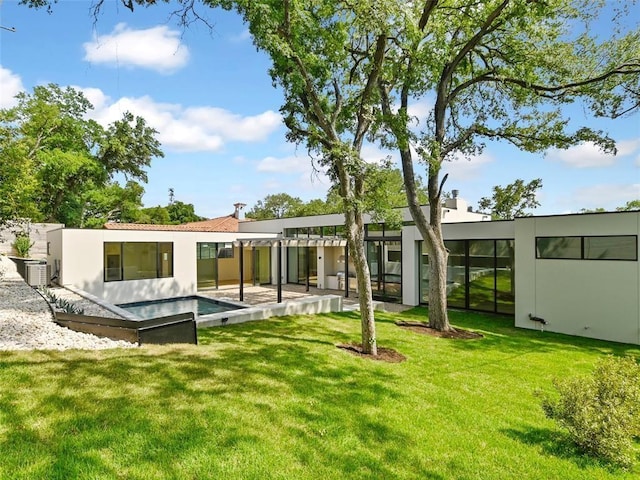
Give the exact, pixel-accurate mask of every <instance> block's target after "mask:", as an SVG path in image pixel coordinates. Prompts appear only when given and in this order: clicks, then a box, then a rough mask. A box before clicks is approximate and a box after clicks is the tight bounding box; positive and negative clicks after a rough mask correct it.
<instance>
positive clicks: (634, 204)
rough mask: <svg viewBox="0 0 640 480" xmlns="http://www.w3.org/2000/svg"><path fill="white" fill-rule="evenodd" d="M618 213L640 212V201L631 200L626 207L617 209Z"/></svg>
mask: <svg viewBox="0 0 640 480" xmlns="http://www.w3.org/2000/svg"><path fill="white" fill-rule="evenodd" d="M616 210H617V211H618V212H631V211H635V210H640V199H638V200H629V201H628V202H627V203H626V204H625V205H624V206H622V207H618V208H616Z"/></svg>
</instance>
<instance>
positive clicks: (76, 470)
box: [0, 308, 640, 479]
mask: <svg viewBox="0 0 640 480" xmlns="http://www.w3.org/2000/svg"><path fill="white" fill-rule="evenodd" d="M425 315H426V314H425V310H424V309H422V308H417V309H413V310H409V311H407V312H404V313H402V314H391V313H378V312H377V313H376V318H377V330H378V342H379V345H380V346H382V347H386V348H393V349H395V350H397V351H398V352H400V353H402V354H403V355H405V356H406V357H407V359H406V361H404V362H402V363H395V364H392V363H384V362H372V361H370V360H367V359H363V358H358V357H356V356H353V355H351V354H349V353H348V352H345V351H343V350H341V349H338V348H336V345H337V344H341V343H350V342H354V341H358V340H359V338H360V331H359V327H360V320H359V317H358V314H357V313H339V314H325V315H316V316H292V317H282V318H274V319H271V320H268V321H261V322H253V323H246V324H242V325H229V326H226V327H218V328H210V329H205V330H200V331H199V342H200V344H199V345H198V346H188V345H185V346H164V347H161V346H148V347H142V348H139V349H133V350H112V351H95V352H85V351H66V352H53V351H47V352H1V353H0V382H1V385H2V389H1V391H0V452H1V453H2V462H0V478H3V479H5V478H6V479H34V478H35V479H37V478H43V479H44V478H46V479H68V478H92V479H103V478H104V479H112V478H127V479H164V478H185V479H186V478H198V479H207V478H211V479H213V478H216V479H217V478H232V479H233V478H238V479H252V478H255V479H258V478H259V479H265V478H282V479H285V478H286V479H290V478H355V479H358V478H362V479H365V478H367V479H370V478H381V479H382V478H384V479H388V478H398V479H403V478H406V479H410V478H447V479H449V478H467V479H474V478H477V479H503V478H514V477H518V478H519V479H539V478H563V479H572V478H575V479H583V478H603V479H609V478H610V479H614V478H615V479H620V478H622V479H625V478H629V479H630V478H637V475H638V471H631V472H625V471H622V470H616V469H615V468H613V467H611V466H609V465H607V464H603V463H601V462H598V461H597V460H594V459H592V458H589V457H585V456H582V455H580V454H579V453H578V452H577V450H576V449H575V448H574V447H572V446H571V444H570V443H569V442H568V441H566V436H565V434H564V433H563V432H562V431H561V430H560V429H559V428H558V427H557V426H556V425H555V424H554V423H553V422H552V421H551V420H548V419H546V418H545V417H544V413H543V411H542V409H541V408H540V405H539V400H538V399H537V398H536V397H535V395H534V392H535V391H536V390H541V391H543V392H544V391H547V392H551V391H552V389H553V386H552V379H553V378H554V377H563V376H567V375H573V374H576V373H587V372H589V371H590V370H591V369H592V368H593V366H594V365H595V363H596V361H597V359H599V358H601V357H602V356H603V355H606V354H614V355H622V354H632V355H635V356H640V349H638V348H636V347H633V346H626V345H620V344H614V343H608V342H602V341H596V340H590V339H583V338H576V337H568V336H564V335H558V334H553V333H548V332H544V333H543V332H539V331H528V330H520V329H515V328H513V326H512V323H513V320H512V319H508V318H504V317H497V316H492V315H483V314H477V313H468V312H451V321H452V323H453V324H454V325H455V326H456V327H460V328H464V329H469V330H476V331H479V332H480V333H482V335H483V336H484V337H483V338H482V339H478V340H449V339H442V338H433V337H429V336H425V335H420V334H416V333H414V332H411V331H406V330H403V329H401V328H399V327H397V326H396V325H395V324H394V322H395V321H397V320H405V321H421V320H424V319H425Z"/></svg>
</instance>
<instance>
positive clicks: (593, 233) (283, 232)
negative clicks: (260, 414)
mask: <svg viewBox="0 0 640 480" xmlns="http://www.w3.org/2000/svg"><path fill="white" fill-rule="evenodd" d="M424 209H425V213H427V214H428V207H424ZM402 213H403V219H404V224H403V226H402V228H401V229H398V230H391V229H387V228H386V226H385V225H384V224H379V223H375V222H373V220H372V219H370V218H367V219H366V230H365V240H364V241H365V248H366V252H367V259H368V263H369V268H370V271H371V282H372V287H373V292H374V297H375V298H378V299H384V300H387V301H395V302H399V303H403V304H406V305H419V304H425V303H426V302H427V301H428V298H427V291H428V288H427V286H428V262H429V258H428V255H427V254H426V251H425V248H424V245H423V242H422V238H421V236H420V234H419V232H418V229H417V228H416V227H415V225H413V222H412V221H411V218H410V216H409V213H408V211H406V209H405V210H403V212H402ZM442 215H443V218H442V222H443V233H444V237H445V243H446V246H447V248H448V249H449V252H450V257H449V267H448V284H449V286H448V299H449V305H450V306H451V307H453V308H461V309H470V310H477V311H485V312H493V313H500V314H506V315H513V316H514V317H515V325H516V326H518V327H522V328H532V329H545V330H549V331H554V332H560V333H566V334H570V335H580V336H587V337H593V338H600V339H605V340H611V341H617V342H624V343H632V344H640V264H639V262H638V235H639V234H640V212H616V213H598V214H580V215H559V216H549V217H525V218H518V219H516V220H514V221H489V220H490V218H489V217H488V216H487V215H483V214H480V213H475V212H472V211H470V209H469V208H468V206H467V204H466V202H465V201H464V200H462V199H461V198H458V197H457V196H455V197H454V198H451V199H448V200H446V203H445V205H444V208H443V212H442ZM229 217H231V218H232V219H231V220H227V221H226V222H224V221H223V220H221V219H213V220H210V221H205V222H195V223H192V224H185V225H173V226H169V225H163V226H152V225H122V224H120V225H118V224H112V225H109V226H108V227H107V228H105V229H103V230H78V229H65V228H62V229H58V230H55V231H52V232H50V233H49V234H48V240H49V255H48V261H49V263H51V264H52V265H56V266H59V272H58V273H59V283H61V284H71V285H74V286H76V287H77V288H80V289H82V290H85V291H87V292H89V293H92V294H93V295H96V296H98V297H101V298H103V299H105V300H107V301H109V302H112V303H125V302H133V301H141V300H151V299H161V298H169V297H175V296H183V295H192V294H194V293H196V292H197V291H198V290H199V289H206V288H219V287H220V286H222V285H228V284H234V285H245V284H277V283H278V282H279V281H280V282H281V283H289V284H302V285H306V286H313V287H317V288H319V289H329V290H340V291H342V292H344V295H349V294H350V293H352V292H354V291H355V289H356V282H355V276H354V275H355V273H354V269H353V266H350V260H349V249H348V247H347V245H346V243H347V242H346V240H345V238H344V235H343V232H344V219H343V216H342V215H340V214H335V215H316V216H308V217H297V218H284V219H274V220H264V221H242V219H241V214H240V211H239V208H238V207H236V212H235V213H234V214H233V215H230V216H229ZM221 218H222V219H224V218H226V217H221ZM229 222H231V224H233V225H232V226H230V227H229V224H230V223H229ZM221 225H227V226H226V227H224V228H227V230H223V227H222V226H221ZM234 229H235V231H233V230H234ZM216 230H223V231H216Z"/></svg>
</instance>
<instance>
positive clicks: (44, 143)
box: [0, 84, 163, 227]
mask: <svg viewBox="0 0 640 480" xmlns="http://www.w3.org/2000/svg"><path fill="white" fill-rule="evenodd" d="M17 99H18V103H17V105H16V106H15V107H13V108H8V109H2V110H0V177H1V178H0V180H1V181H0V217H2V218H5V219H6V218H24V217H28V218H31V219H32V220H36V221H47V222H59V223H64V224H66V225H67V226H72V227H74V226H75V227H77V226H80V227H81V226H95V225H96V224H97V223H99V222H101V221H102V220H105V221H106V220H120V221H124V220H125V219H127V218H129V217H131V210H132V209H135V208H136V207H139V206H140V205H141V203H140V202H141V198H142V194H143V192H144V190H143V189H142V187H141V186H139V185H137V184H136V183H135V182H136V180H137V181H141V182H145V181H146V172H145V168H146V167H148V166H149V165H150V163H151V159H152V158H154V157H161V156H163V153H162V151H161V150H160V143H159V142H158V140H157V139H156V138H155V135H156V133H157V132H156V131H155V130H154V129H153V128H150V127H148V126H147V125H146V122H145V120H144V119H143V118H141V117H135V116H133V115H132V114H131V113H129V112H125V113H124V114H123V116H122V119H120V120H117V121H115V122H113V123H112V124H110V125H109V126H107V128H103V127H102V126H100V125H99V124H98V123H97V122H95V121H94V120H91V119H88V118H87V114H88V113H89V111H90V110H91V109H92V108H93V106H92V105H91V103H90V102H89V101H88V100H87V99H86V98H85V96H84V94H83V93H82V92H81V91H79V90H76V89H74V88H71V87H67V88H62V87H60V86H58V85H55V84H49V85H41V86H36V87H35V88H34V89H33V92H32V93H24V92H23V93H20V94H18V95H17ZM116 175H123V176H124V177H125V178H127V179H128V180H129V182H128V183H127V185H126V186H125V187H122V186H120V185H119V184H118V182H117V181H115V180H114V177H115V176H116Z"/></svg>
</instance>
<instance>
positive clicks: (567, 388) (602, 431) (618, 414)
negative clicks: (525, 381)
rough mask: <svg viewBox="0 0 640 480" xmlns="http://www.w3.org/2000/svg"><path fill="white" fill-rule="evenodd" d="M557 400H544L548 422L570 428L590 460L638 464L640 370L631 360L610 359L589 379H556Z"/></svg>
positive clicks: (574, 438) (634, 361) (629, 464)
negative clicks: (591, 458) (636, 442)
mask: <svg viewBox="0 0 640 480" xmlns="http://www.w3.org/2000/svg"><path fill="white" fill-rule="evenodd" d="M554 386H555V387H556V390H557V391H558V393H559V398H558V399H557V400H551V399H549V398H544V399H543V401H542V408H543V410H544V412H545V414H546V416H547V417H549V418H552V419H554V420H556V421H557V422H558V423H559V424H560V425H561V426H562V427H564V428H566V429H567V431H568V432H569V435H570V436H571V438H572V439H573V441H575V443H576V444H577V445H578V446H579V447H580V448H581V449H582V450H583V451H584V452H585V453H588V454H590V455H593V456H596V457H599V458H602V459H604V460H607V461H609V462H611V463H614V464H617V465H620V466H622V467H630V466H631V465H632V464H633V463H634V461H635V460H636V455H637V452H636V450H635V447H634V438H637V437H639V436H640V365H638V363H637V361H636V360H635V359H633V358H631V357H625V358H615V357H607V358H605V359H604V360H602V361H600V362H599V363H598V365H597V366H596V368H595V370H594V372H593V373H592V375H591V376H590V377H586V378H584V377H582V378H567V379H563V380H555V381H554Z"/></svg>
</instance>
